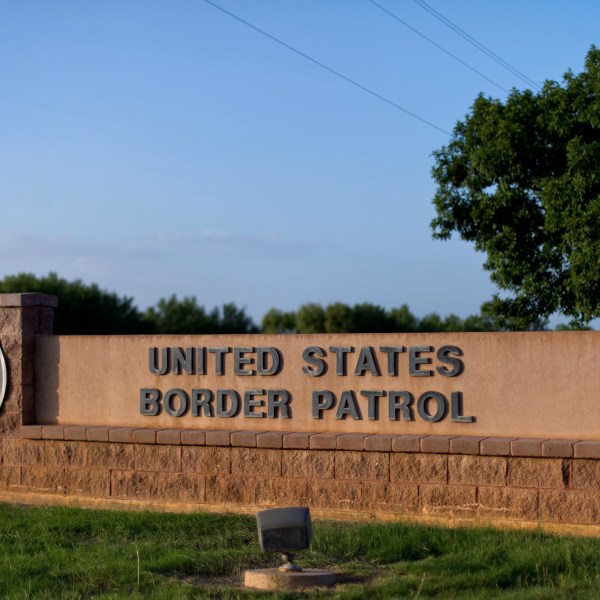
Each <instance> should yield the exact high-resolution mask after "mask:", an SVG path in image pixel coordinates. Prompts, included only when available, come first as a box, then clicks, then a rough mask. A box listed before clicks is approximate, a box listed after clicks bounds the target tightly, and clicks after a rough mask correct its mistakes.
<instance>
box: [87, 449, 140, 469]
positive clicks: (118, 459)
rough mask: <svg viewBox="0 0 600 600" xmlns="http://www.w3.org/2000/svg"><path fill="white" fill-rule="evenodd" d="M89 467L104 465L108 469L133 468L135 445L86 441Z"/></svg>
mask: <svg viewBox="0 0 600 600" xmlns="http://www.w3.org/2000/svg"><path fill="white" fill-rule="evenodd" d="M86 448H87V452H88V454H87V464H86V466H87V467H91V468H97V467H98V466H100V465H101V466H102V467H105V468H108V469H133V465H134V458H135V457H134V446H132V445H131V444H118V443H113V442H108V443H106V442H105V443H102V442H86Z"/></svg>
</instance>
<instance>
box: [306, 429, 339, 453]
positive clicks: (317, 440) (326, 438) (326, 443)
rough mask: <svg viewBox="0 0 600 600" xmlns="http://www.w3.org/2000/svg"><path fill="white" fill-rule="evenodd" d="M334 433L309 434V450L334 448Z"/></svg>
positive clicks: (335, 445)
mask: <svg viewBox="0 0 600 600" xmlns="http://www.w3.org/2000/svg"><path fill="white" fill-rule="evenodd" d="M336 439H337V434H336V433H315V434H313V435H311V436H310V440H309V447H310V449H311V450H335V449H336V448H337V443H336Z"/></svg>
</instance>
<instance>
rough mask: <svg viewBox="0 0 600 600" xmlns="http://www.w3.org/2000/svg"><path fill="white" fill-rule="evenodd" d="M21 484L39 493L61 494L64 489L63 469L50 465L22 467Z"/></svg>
mask: <svg viewBox="0 0 600 600" xmlns="http://www.w3.org/2000/svg"><path fill="white" fill-rule="evenodd" d="M21 485H22V486H24V487H26V488H29V491H31V492H36V493H41V494H44V493H45V494H62V493H64V491H65V470H64V469H53V468H50V467H23V468H22V469H21Z"/></svg>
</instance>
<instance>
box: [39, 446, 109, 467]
mask: <svg viewBox="0 0 600 600" xmlns="http://www.w3.org/2000/svg"><path fill="white" fill-rule="evenodd" d="M43 450H44V465H45V466H47V467H48V466H49V467H86V466H88V465H90V462H91V461H90V459H89V451H90V445H89V444H88V443H87V442H71V441H69V442H60V441H55V442H46V443H44V446H43ZM93 466H94V467H101V466H105V465H104V464H103V463H97V464H95V465H93Z"/></svg>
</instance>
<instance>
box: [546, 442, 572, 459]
mask: <svg viewBox="0 0 600 600" xmlns="http://www.w3.org/2000/svg"><path fill="white" fill-rule="evenodd" d="M577 441H578V440H546V441H545V442H542V454H543V455H544V456H555V457H562V458H570V457H571V456H573V445H574V444H576V443H577Z"/></svg>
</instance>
